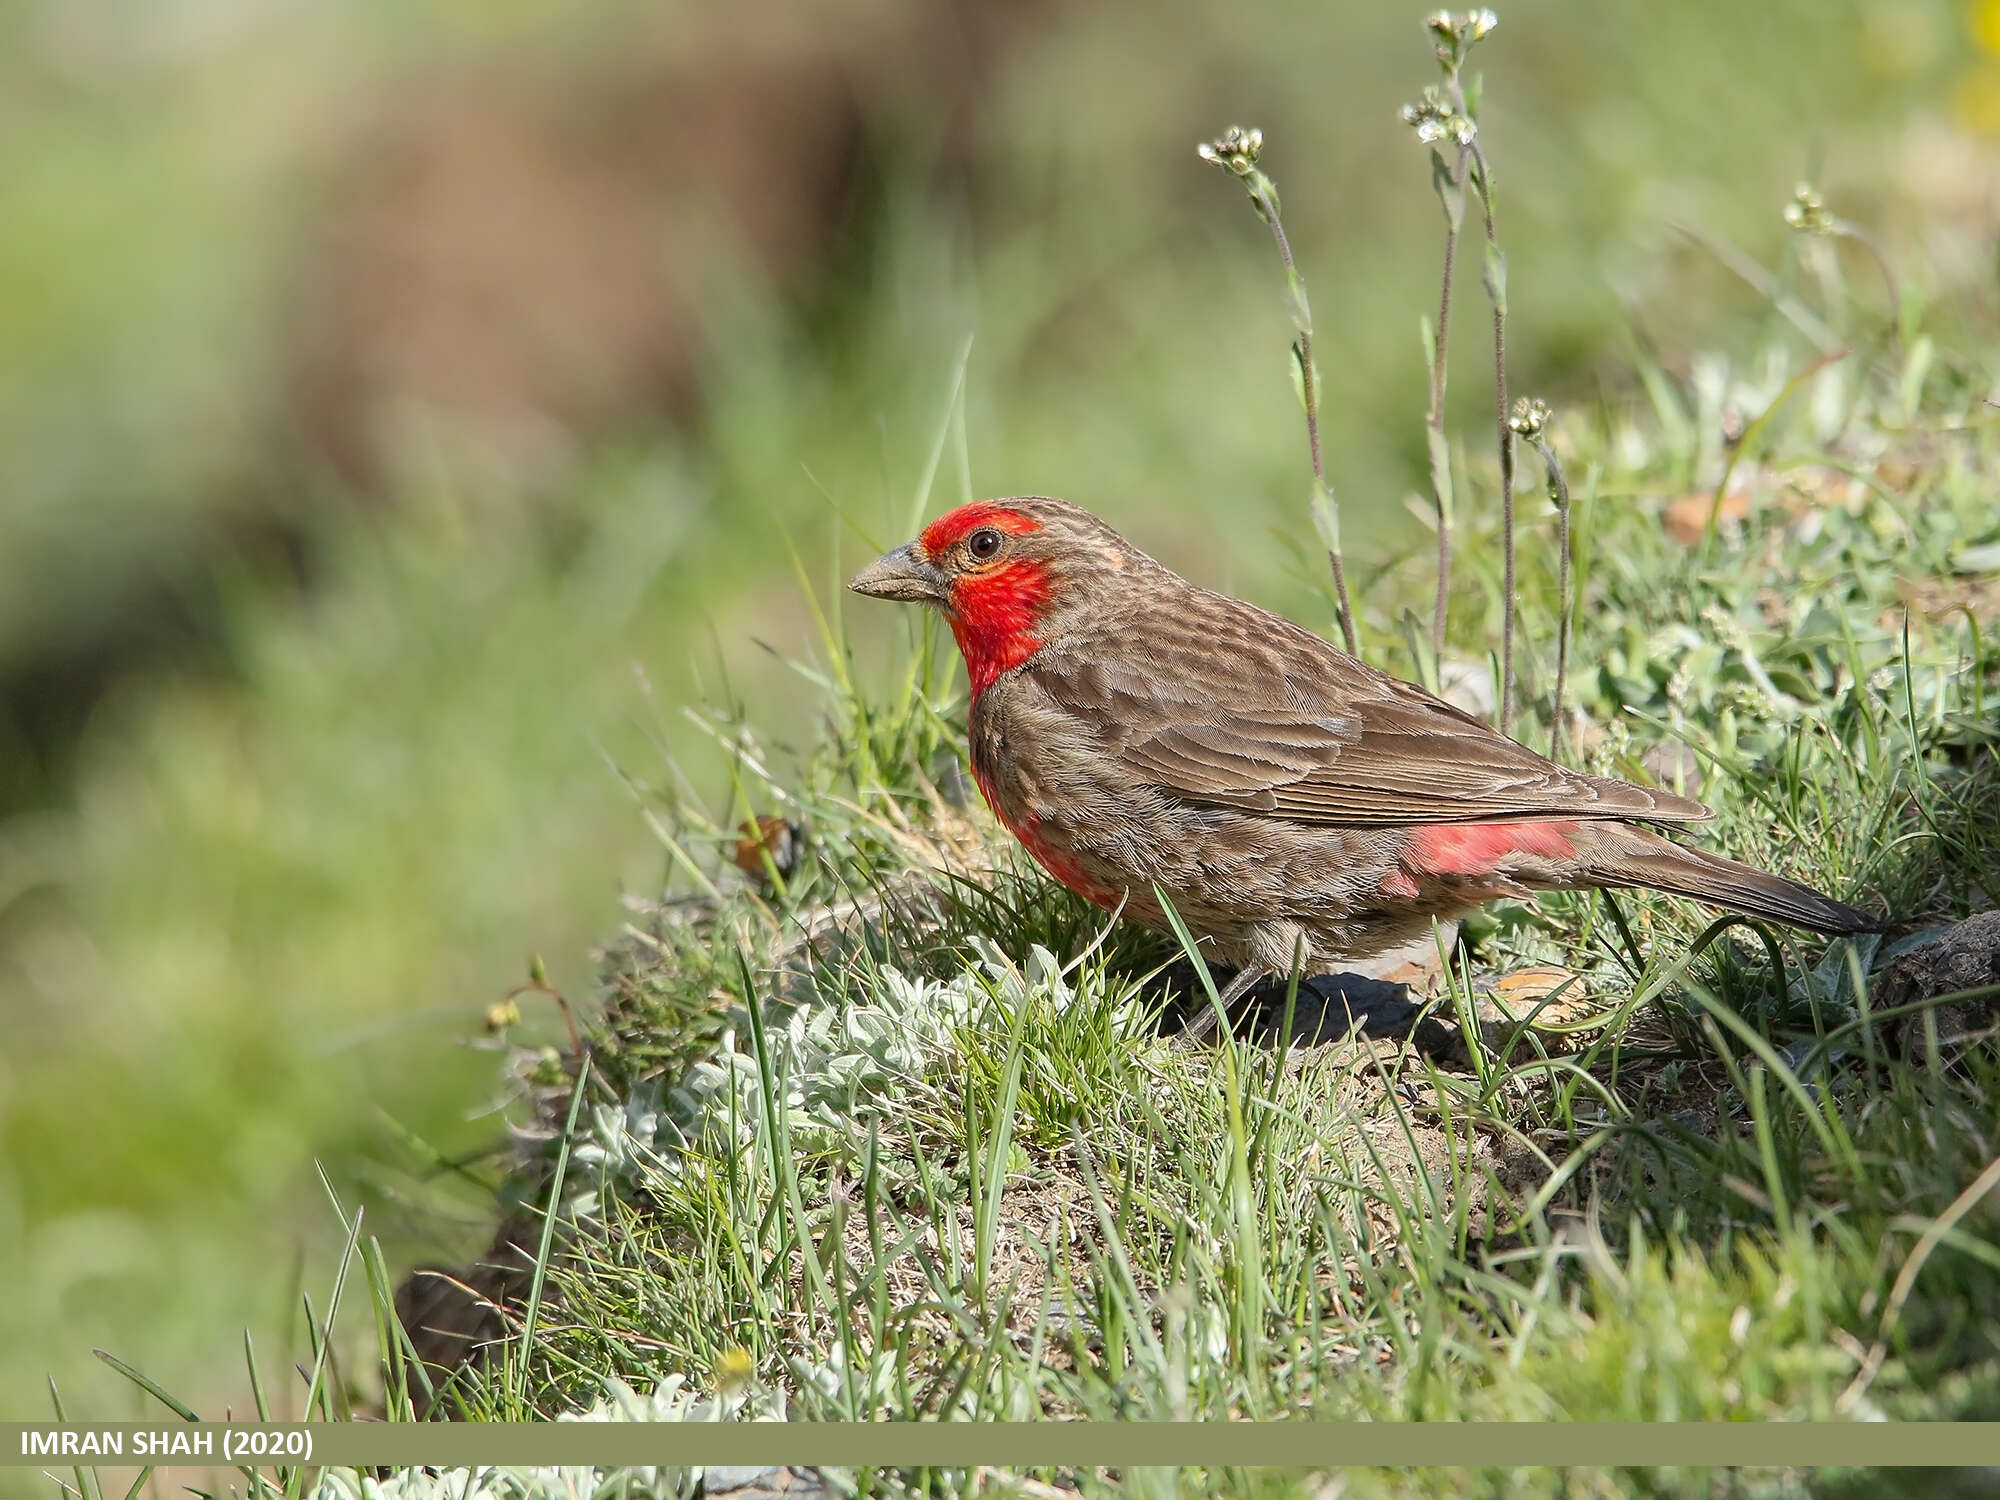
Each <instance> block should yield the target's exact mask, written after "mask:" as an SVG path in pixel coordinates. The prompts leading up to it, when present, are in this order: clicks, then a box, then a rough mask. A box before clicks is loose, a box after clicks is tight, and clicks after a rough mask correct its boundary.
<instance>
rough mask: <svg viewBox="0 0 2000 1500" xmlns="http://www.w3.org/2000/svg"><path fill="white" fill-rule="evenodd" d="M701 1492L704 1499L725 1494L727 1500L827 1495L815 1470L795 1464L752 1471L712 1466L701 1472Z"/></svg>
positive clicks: (797, 1499)
mask: <svg viewBox="0 0 2000 1500" xmlns="http://www.w3.org/2000/svg"><path fill="white" fill-rule="evenodd" d="M701 1492H702V1494H703V1495H705V1496H720V1495H727V1496H728V1497H729V1500H766V1497H768V1496H775V1495H784V1496H788V1497H790V1500H809V1497H816V1496H820V1495H824V1494H825V1493H826V1480H825V1478H824V1477H823V1476H822V1475H821V1474H820V1472H819V1470H818V1469H802V1468H799V1467H798V1466H797V1465H780V1466H777V1467H773V1468H768V1469H754V1468H740V1467H725V1466H723V1465H721V1464H711V1465H710V1466H709V1467H708V1468H706V1469H703V1470H702V1474H701Z"/></svg>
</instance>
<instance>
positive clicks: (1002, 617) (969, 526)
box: [922, 502, 1050, 699]
mask: <svg viewBox="0 0 2000 1500" xmlns="http://www.w3.org/2000/svg"><path fill="white" fill-rule="evenodd" d="M982 526H990V527H992V528H993V529H994V530H996V531H1004V532H1006V533H1008V534H1009V535H1011V536H1025V535H1026V534H1027V533H1028V532H1031V531H1036V530H1039V529H1040V526H1039V523H1037V522H1036V521H1035V519H1034V518H1033V517H1031V516H1025V515H1023V514H1022V513H1021V512H1020V511H1018V510H1009V509H1008V508H1007V507H1006V506H1004V505H993V504H989V503H984V502H980V503H975V504H972V505H961V506H960V507H959V508H958V509H957V510H954V511H952V512H950V513H949V514H947V515H943V516H940V517H939V518H938V519H937V520H935V521H933V522H932V523H931V524H930V525H929V526H928V527H926V528H925V530H924V534H923V538H922V542H923V548H924V551H925V553H926V554H928V555H929V556H930V557H931V558H932V560H934V561H935V560H936V559H937V558H940V557H942V556H943V555H944V554H945V553H946V552H948V551H950V550H951V549H952V548H953V547H954V546H956V545H957V544H958V543H959V542H960V541H961V540H962V539H963V538H964V537H966V536H968V535H969V534H971V533H972V532H973V531H976V530H978V529H979V528H980V527H982ZM1049 594H1050V580H1049V570H1048V564H1047V563H1045V562H1042V561H1040V560H1039V559H1033V558H1017V559H1015V560H1013V561H1011V562H1003V563H1000V564H999V565H998V566H996V567H992V568H988V569H986V570H984V571H982V572H977V573H967V574H965V575H963V576H961V577H960V578H959V579H958V580H957V581H956V582H955V583H954V584H953V585H952V590H951V608H950V611H949V615H948V617H949V619H950V621H951V633H952V636H953V637H954V638H955V639H956V640H957V641H958V652H959V655H961V656H963V657H964V658H965V672H966V676H967V677H968V678H970V679H971V682H972V696H973V697H974V698H975V699H976V698H977V697H978V696H979V695H980V694H981V693H983V692H985V691H986V690H987V689H988V688H989V687H991V686H992V685H993V684H994V682H995V681H996V680H998V679H999V678H1000V677H1001V676H1002V675H1003V674H1004V673H1007V672H1011V671H1012V670H1013V669H1014V668H1016V667H1018V666H1020V665H1021V663H1022V662H1024V661H1026V660H1027V659H1028V658H1029V657H1031V656H1033V655H1034V654H1035V652H1036V651H1038V650H1040V649H1041V645H1042V642H1041V638H1040V636H1038V635H1037V634H1036V632H1035V626H1036V623H1037V622H1038V621H1039V620H1040V619H1041V615H1042V608H1043V606H1044V605H1046V604H1047V603H1048V602H1049Z"/></svg>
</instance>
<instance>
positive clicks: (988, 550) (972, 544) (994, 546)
mask: <svg viewBox="0 0 2000 1500" xmlns="http://www.w3.org/2000/svg"><path fill="white" fill-rule="evenodd" d="M965 550H966V551H968V552H970V553H971V554H972V557H973V560H974V561H975V562H990V561H992V560H993V558H995V557H997V556H998V555H999V552H1000V533H999V532H997V531H995V530H994V529H993V528H992V527H990V526H982V527H980V528H979V530H977V531H975V532H973V533H972V535H971V536H970V537H968V538H967V539H966V542H965Z"/></svg>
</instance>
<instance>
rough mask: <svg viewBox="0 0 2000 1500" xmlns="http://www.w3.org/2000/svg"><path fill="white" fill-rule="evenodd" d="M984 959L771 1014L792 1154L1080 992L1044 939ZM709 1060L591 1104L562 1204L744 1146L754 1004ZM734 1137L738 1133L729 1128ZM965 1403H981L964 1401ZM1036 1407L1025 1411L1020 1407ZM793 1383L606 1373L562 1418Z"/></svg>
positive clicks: (626, 1416)
mask: <svg viewBox="0 0 2000 1500" xmlns="http://www.w3.org/2000/svg"><path fill="white" fill-rule="evenodd" d="M972 941H973V943H974V944H975V951H976V952H977V954H978V957H979V966H978V968H977V969H974V970H969V971H967V972H964V973H961V974H958V975H956V976H954V977H953V978H952V979H950V980H948V981H944V982H938V981H935V980H927V979H912V978H909V977H907V976H905V975H903V974H901V973H899V972H898V971H896V970H895V969H892V968H885V969H883V970H882V971H881V974H880V978H881V983H880V984H879V985H878V986H876V987H874V989H873V990H872V992H871V994H870V997H869V1003H868V1004H865V1005H848V1006H845V1007H838V1006H835V1005H832V1004H828V1003H826V1002H825V1001H824V1000H823V999H822V998H821V997H819V996H818V995H817V994H816V993H813V992H810V991H809V992H808V993H807V994H806V995H805V996H804V998H803V999H801V1000H800V1001H799V1002H798V1003H795V1004H790V1005H789V1006H787V1007H786V1008H783V1009H780V1008H778V1006H776V1005H774V1006H773V1007H772V1010H771V1012H769V1013H767V1015H766V1026H767V1030H766V1033H765V1036H766V1042H767V1045H768V1047H769V1052H770V1057H769V1071H770V1075H771V1076H772V1077H773V1078H775V1079H778V1080H781V1086H782V1088H783V1091H784V1097H783V1108H784V1112H785V1114H784V1120H785V1126H786V1129H787V1130H788V1131H789V1132H790V1134H791V1138H792V1144H793V1147H794V1149H795V1150H801V1151H814V1150H823V1149H828V1148H831V1147H834V1146H836V1145H840V1144H842V1143H844V1144H846V1145H847V1146H848V1147H850V1148H853V1149H855V1150H857V1151H858V1150H859V1149H860V1148H861V1146H862V1145H863V1144H864V1143H865V1141H866V1138H867V1133H868V1119H869V1117H870V1115H871V1114H872V1115H877V1116H879V1115H880V1114H882V1113H883V1112H885V1111H887V1110H889V1109H891V1108H894V1107H896V1106H897V1105H898V1104H899V1102H903V1103H906V1101H907V1098H908V1095H909V1094H910V1093H911V1092H912V1091H913V1090H920V1089H928V1088H930V1087H931V1086H932V1085H931V1084H930V1083H929V1082H927V1079H930V1078H935V1077H937V1076H939V1075H940V1073H944V1072H952V1071H956V1069H955V1068H954V1067H953V1066H952V1064H953V1059H954V1057H955V1055H956V1053H957V1050H958V1045H959V1043H958V1039H959V1038H960V1037H962V1036H965V1035H966V1034H968V1033H970V1032H972V1031H973V1030H974V1029H975V1028H976V1027H977V1026H978V1025H979V1024H980V1023H981V1022H982V1021H983V1020H985V1019H986V1018H988V1016H989V1015H990V1014H991V1012H990V1010H989V1007H994V1006H995V1005H996V1002H997V1009H998V1010H999V1012H1000V1013H1002V1014H1006V1013H1011V1012H1014V1011H1016V1010H1018V1008H1019V1007H1020V1006H1022V1005H1025V1004H1030V1003H1037V1002H1042V1001H1046V1002H1048V1003H1053V1004H1055V1005H1057V1006H1064V1005H1068V1004H1069V1003H1071V1001H1072V1000H1073V999H1074V991H1073V989H1072V988H1071V986H1070V984H1069V982H1068V981H1067V980H1066V979H1065V978H1064V977H1063V975H1062V972H1061V970H1062V966H1061V964H1060V963H1059V962H1058V961H1057V960H1056V957H1055V955H1054V954H1052V953H1050V952H1049V951H1048V950H1047V949H1046V948H1043V947H1041V946H1039V945H1037V946H1036V947H1034V948H1033V949H1032V950H1031V951H1030V953H1029V955H1028V959H1027V962H1026V963H1025V964H1016V963H1014V962H1013V961H1012V960H1010V959H1008V958H1007V957H1006V956H1005V955H1004V954H1003V953H1001V951H1000V950H999V949H998V948H997V947H995V946H994V945H993V944H992V943H991V942H989V941H988V940H986V939H985V938H983V937H981V938H974V939H973V940H972ZM730 1020H731V1025H730V1027H729V1029H728V1030H727V1031H726V1032H725V1034H724V1037H723V1040H722V1044H721V1046H720V1047H719V1048H718V1049H717V1051H716V1053H715V1055H714V1056H713V1057H711V1058H708V1059H706V1060H704V1061H701V1062H697V1063H695V1064H694V1065H693V1066H692V1067H690V1068H689V1069H688V1070H687V1072H686V1073H684V1074H683V1075H682V1076H681V1077H680V1078H679V1079H677V1080H674V1081H673V1082H672V1083H666V1082H664V1081H662V1082H661V1083H658V1084H654V1085H651V1086H649V1087H646V1088H644V1089H641V1090H638V1091H636V1092H635V1093H634V1094H633V1096H632V1097H631V1098H630V1099H628V1100H626V1101H625V1103H624V1104H623V1105H622V1106H614V1105H602V1106H594V1107H592V1108H591V1109H589V1110H588V1111H586V1113H585V1114H584V1116H583V1117H582V1118H581V1119H580V1120H579V1121H578V1129H577V1140H576V1142H575V1144H574V1145H573V1147H572V1149H571V1153H570V1167H569V1181H570V1183H571V1184H572V1188H571V1190H570V1191H569V1192H568V1193H566V1195H565V1197H566V1203H565V1207H566V1209H567V1211H568V1213H569V1214H570V1215H572V1216H574V1217H575V1218H590V1217H596V1216H598V1215H599V1214H600V1213H601V1212H602V1208H603V1205H604V1202H605V1199H606V1197H607V1196H608V1195H616V1194H618V1193H621V1192H624V1191H628V1190H630V1189H633V1188H636V1187H640V1186H642V1185H643V1184H644V1183H645V1181H646V1180H647V1179H648V1178H649V1177H655V1179H656V1174H665V1175H667V1176H677V1175H679V1174H680V1173H682V1172H684V1171H687V1170H689V1169H690V1168H689V1165H688V1162H687V1156H688V1153H689V1152H690V1150H691V1149H694V1148H700V1149H702V1150H703V1151H704V1152H705V1153H715V1152H718V1151H727V1150H730V1149H737V1150H740V1149H742V1148H743V1147H745V1146H747V1145H749V1144H751V1143H752V1142H754V1141H755V1140H756V1139H757V1138H758V1136H760V1135H761V1134H762V1133H763V1132H764V1131H765V1129H766V1128H767V1121H766V1115H765V1102H764V1077H765V1073H764V1070H763V1069H761V1068H760V1067H759V1066H758V1061H757V1058H756V1057H755V1055H754V1050H753V1049H752V1047H751V1045H750V1038H751V1034H752V1033H751V1028H750V1017H749V1014H748V1012H747V1011H745V1010H742V1009H741V1008H739V1009H738V1010H737V1011H736V1012H735V1013H734V1014H733V1015H732V1016H731V1018H730ZM732 1137H733V1139H732ZM792 1375H793V1377H794V1380H795V1381H796V1385H797V1389H798V1391H799V1392H800V1393H801V1394H802V1395H807V1396H810V1397H812V1398H815V1399H816V1400H819V1401H825V1402H827V1403H829V1404H837V1405H839V1406H844V1407H849V1408H853V1409H862V1410H866V1409H870V1408H871V1407H875V1406H878V1405H880V1404H881V1403H882V1402H884V1401H886V1399H887V1398H888V1396H889V1394H890V1384H891V1382H892V1381H893V1378H894V1369H893V1360H891V1359H890V1358H889V1357H888V1356H886V1355H884V1356H880V1357H878V1358H877V1359H873V1360H868V1361H863V1362H859V1363H850V1362H849V1360H848V1357H847V1352H846V1350H845V1348H844V1347H843V1346H842V1345H840V1344H838V1343H836V1344H835V1345H834V1346H833V1347H832V1348H831V1349H830V1350H828V1351H827V1357H826V1359H825V1360H824V1361H823V1362H821V1363H818V1364H807V1363H806V1362H804V1361H797V1360H795V1361H793V1369H792ZM966 1404H967V1409H968V1411H969V1410H970V1407H971V1404H972V1398H971V1396H970V1395H968V1396H967V1397H966ZM1023 1415H1024V1416H1025V1415H1027V1413H1025V1412H1024V1413H1023ZM787 1416H788V1412H787V1406H786V1400H785V1393H784V1392H783V1391H781V1390H766V1389H763V1388H760V1387H759V1388H751V1389H748V1390H745V1391H739V1392H735V1393H732V1394H728V1395H723V1396H715V1397H705V1396H698V1395H697V1394H696V1392H695V1390H694V1389H693V1387H692V1386H691V1385H690V1384H689V1383H688V1381H687V1378H686V1377H685V1376H683V1375H678V1374H677V1375H670V1376H668V1377H667V1378H666V1379H664V1380H662V1381H661V1382H660V1383H659V1384H658V1385H657V1386H655V1387H654V1389H653V1392H652V1394H651V1395H641V1394H639V1393H638V1392H635V1391H633V1390H632V1389H631V1388H630V1387H628V1386H626V1385H624V1384H623V1383H622V1382H619V1381H616V1380H613V1381H609V1382H607V1384H606V1394H605V1397H604V1399H603V1400H601V1401H599V1402H598V1404H597V1405H595V1406H594V1407H592V1408H591V1409H590V1410H589V1411H587V1412H584V1413H581V1414H578V1415H574V1416H566V1417H563V1418H561V1419H560V1420H563V1421H600V1422H603V1421H618V1422H704V1421H718V1420H739V1421H741V1420H776V1421H783V1420H785V1419H786V1418H787ZM700 1473H701V1471H700V1470H699V1469H674V1468H633V1469H590V1468H554V1467H549V1468H533V1467H523V1468H512V1467H503V1466H496V1467H486V1468H480V1469H477V1470H474V1471H472V1472H471V1473H470V1474H469V1475H468V1473H467V1471H465V1470H463V1469H458V1470H424V1469H414V1470H410V1471H408V1472H406V1473H402V1474H398V1475H395V1476H392V1477H391V1478H389V1479H386V1480H378V1479H375V1478H372V1477H370V1476H368V1475H366V1474H362V1473H357V1472H353V1471H338V1470H329V1471H327V1473H326V1475H325V1477H324V1478H323V1479H322V1480H321V1483H320V1486H319V1490H318V1500H545V1497H546V1500H558V1497H560V1500H572V1497H578V1496H587V1497H592V1500H627V1497H630V1500H642V1497H643V1500H653V1497H662V1500H664V1497H670V1496H671V1497H682V1496H694V1495H698V1494H699V1493H700V1490H699V1476H700Z"/></svg>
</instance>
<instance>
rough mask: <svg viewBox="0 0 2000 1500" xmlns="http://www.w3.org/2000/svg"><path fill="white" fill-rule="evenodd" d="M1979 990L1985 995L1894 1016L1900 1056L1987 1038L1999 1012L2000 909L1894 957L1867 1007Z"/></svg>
mask: <svg viewBox="0 0 2000 1500" xmlns="http://www.w3.org/2000/svg"><path fill="white" fill-rule="evenodd" d="M1981 989H1985V990H1987V991H1988V993H1986V994H1984V995H1971V996H1968V997H1967V998H1966V999H1963V1000H1950V1001H1946V1002H1945V1003H1943V1004H1940V1005H1934V1006H1932V1007H1931V1008H1930V1009H1928V1010H1925V1011H1919V1012H1917V1013H1915V1014H1913V1015H1910V1016H1906V1017H1902V1018H1899V1019H1898V1020H1897V1021H1896V1022H1895V1023H1894V1024H1895V1026H1896V1035H1897V1036H1898V1037H1899V1038H1900V1040H1901V1045H1902V1050H1903V1052H1904V1053H1905V1054H1906V1055H1922V1054H1925V1053H1928V1052H1929V1051H1930V1049H1931V1048H1932V1046H1933V1045H1935V1046H1936V1047H1937V1048H1938V1050H1940V1051H1943V1050H1946V1049H1956V1048H1957V1047H1958V1046H1960V1045H1962V1044H1963V1043H1964V1042H1965V1041H1967V1040H1970V1039H1972V1038H1974V1037H1977V1036H1979V1035H1981V1034H1989V1035H1990V1034H1991V1032H1992V1030H1993V1027H1994V1022H1995V1013H1996V1009H2000V911H1984V912H1980V913H1979V914H1978V915H1977V916H1972V917H1967V918H1966V919H1965V920H1964V921H1963V922H1959V923H1957V924H1956V925H1954V926H1951V927H1947V928H1946V929H1945V930H1944V931H1943V932H1941V933H1939V934H1938V935H1937V936H1936V937H1934V938H1932V939H1931V940H1930V941H1929V942H1926V943H1922V944H1920V945H1918V946H1917V947H1914V948H1911V949H1909V950H1908V951H1907V952H1904V953H1900V954H1898V955H1897V956H1896V957H1895V958H1893V959H1891V960H1890V961H1889V964H1888V966H1887V967H1886V968H1884V969H1883V970H1882V972H1881V974H1880V975H1878V976H1877V977H1876V980H1875V987H1874V993H1873V995H1872V997H1871V1003H1872V1004H1873V1006H1874V1008H1875V1009H1876V1010H1878V1011H1882V1010H1891V1009H1894V1008H1895V1007H1897V1006H1903V1005H1917V1004H1921V1003H1923V1002H1925V1001H1930V1000H1936V999H1938V998H1939V997H1940V996H1945V995H1958V994H1964V993H1965V992H1967V991H1976V990H1981ZM1933 1037H1935V1039H1936V1040H1935V1044H1933V1041H1932V1038H1933Z"/></svg>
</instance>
